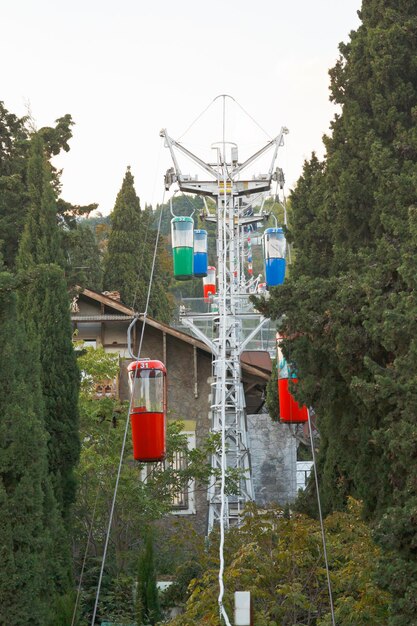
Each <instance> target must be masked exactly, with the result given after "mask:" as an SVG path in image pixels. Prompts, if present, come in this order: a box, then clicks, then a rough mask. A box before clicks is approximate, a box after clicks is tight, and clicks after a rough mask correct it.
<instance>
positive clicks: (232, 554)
mask: <svg viewBox="0 0 417 626" xmlns="http://www.w3.org/2000/svg"><path fill="white" fill-rule="evenodd" d="M326 535H327V544H328V554H329V561H330V572H331V580H332V587H333V596H334V605H335V613H336V623H337V624H338V625H340V626H348V625H351V624H355V626H356V625H358V626H361V625H363V626H365V625H366V624H378V626H384V624H387V623H388V621H387V620H388V614H389V601H390V597H389V595H388V594H387V593H386V592H384V591H382V590H381V589H380V588H378V586H377V584H376V583H375V580H374V577H375V573H376V560H377V558H378V555H379V550H378V548H377V547H376V546H375V544H374V543H373V542H372V539H371V535H370V530H369V528H367V526H366V525H365V524H364V523H363V522H361V520H360V507H359V505H358V503H356V502H354V501H350V503H349V510H348V512H347V513H335V514H333V515H331V516H330V517H328V519H327V520H326ZM210 539H211V540H210V545H209V549H208V551H207V552H206V553H204V554H203V556H202V558H201V561H200V566H201V568H202V573H199V574H198V576H197V577H196V578H195V579H193V580H191V582H190V584H189V588H188V599H187V602H186V608H185V612H184V614H183V615H181V616H179V617H177V618H176V619H174V620H173V621H171V622H169V623H170V624H171V625H172V626H191V625H192V624H210V625H212V626H215V625H220V620H219V616H218V606H217V597H218V567H219V559H218V540H219V538H218V537H217V536H214V537H213V536H212V537H211V538H210ZM225 561H226V563H227V566H226V569H225V574H224V580H225V590H226V593H225V597H224V603H225V606H226V607H227V611H228V614H229V616H232V614H233V593H234V591H235V590H236V591H237V590H247V591H250V592H251V597H252V602H253V605H254V623H255V624H256V625H257V626H258V625H262V626H278V624H279V625H281V624H311V625H314V624H316V625H317V626H325V625H326V626H327V624H330V623H331V621H330V609H329V596H328V590H327V582H326V570H325V567H324V560H323V555H322V545H321V533H320V526H319V523H318V522H317V521H315V520H313V519H311V518H308V517H306V516H303V515H297V514H292V515H290V516H289V517H288V516H284V515H283V511H282V510H281V509H278V508H273V509H269V510H267V511H265V510H262V511H260V510H257V509H256V508H255V507H251V508H250V515H248V516H247V517H246V519H245V523H244V525H243V526H242V528H241V529H231V530H230V531H229V532H228V533H227V536H226V544H225Z"/></svg>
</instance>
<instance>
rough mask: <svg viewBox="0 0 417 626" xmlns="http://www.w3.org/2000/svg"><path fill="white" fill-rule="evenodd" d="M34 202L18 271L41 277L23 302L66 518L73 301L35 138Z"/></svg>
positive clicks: (72, 433) (73, 384)
mask: <svg viewBox="0 0 417 626" xmlns="http://www.w3.org/2000/svg"><path fill="white" fill-rule="evenodd" d="M28 184H29V194H30V198H31V204H30V209H29V212H28V218H27V222H26V225H25V229H24V233H23V236H22V240H21V244H20V248H19V256H18V267H19V270H20V272H21V273H22V274H23V273H26V272H27V271H28V270H29V271H35V270H36V271H35V274H36V279H35V280H34V281H32V282H31V284H30V285H29V287H28V289H27V290H26V291H25V293H24V294H22V297H21V298H20V312H21V315H22V320H23V321H24V323H25V325H26V327H27V330H28V334H29V336H31V337H32V336H33V337H35V336H36V337H37V338H38V340H39V350H40V362H41V379H42V394H43V400H44V406H45V425H46V428H47V431H48V433H49V436H50V438H49V442H48V448H49V455H48V459H49V470H50V472H51V474H52V479H53V485H54V491H55V496H56V498H57V500H58V502H59V505H60V508H61V511H62V514H63V516H64V517H65V518H67V517H68V513H69V507H70V505H71V503H72V502H73V501H74V498H75V480H74V467H75V465H76V463H77V461H78V457H79V448H80V444H79V437H78V389H79V372H78V367H77V363H76V358H75V353H74V350H73V346H72V340H71V338H72V329H71V322H70V313H69V298H68V294H67V288H66V281H65V277H64V273H63V270H62V269H61V267H59V265H58V264H60V263H62V262H63V255H62V252H61V250H62V246H61V237H60V232H59V230H58V227H57V217H56V202H55V193H54V190H53V187H52V185H51V172H50V168H49V165H48V162H47V160H46V157H45V154H44V148H43V142H42V139H41V138H40V137H39V136H36V135H35V136H34V138H33V140H32V146H31V157H30V159H29V164H28Z"/></svg>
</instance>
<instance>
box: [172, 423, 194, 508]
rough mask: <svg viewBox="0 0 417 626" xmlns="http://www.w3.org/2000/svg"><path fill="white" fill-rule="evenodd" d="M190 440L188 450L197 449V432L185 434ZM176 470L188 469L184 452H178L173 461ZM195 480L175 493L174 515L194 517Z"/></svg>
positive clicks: (173, 502)
mask: <svg viewBox="0 0 417 626" xmlns="http://www.w3.org/2000/svg"><path fill="white" fill-rule="evenodd" d="M184 434H185V435H187V439H188V449H189V450H193V449H194V448H195V432H185V433H184ZM173 467H174V469H178V470H183V469H186V468H187V457H186V456H185V454H184V453H183V452H177V453H176V454H175V456H174V459H173ZM194 491H195V480H190V482H189V483H188V485H186V486H185V487H184V488H183V489H180V490H179V491H177V492H176V493H174V495H173V497H172V514H173V515H194V513H195V512H196V510H195V497H194Z"/></svg>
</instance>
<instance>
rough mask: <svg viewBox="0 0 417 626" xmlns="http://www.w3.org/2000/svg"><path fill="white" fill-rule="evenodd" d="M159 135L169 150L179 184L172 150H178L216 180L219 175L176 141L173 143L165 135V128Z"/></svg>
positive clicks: (180, 175)
mask: <svg viewBox="0 0 417 626" xmlns="http://www.w3.org/2000/svg"><path fill="white" fill-rule="evenodd" d="M159 134H160V136H161V137H164V139H165V146H166V147H167V148H169V151H170V153H171V157H172V160H173V162H174V167H175V173H176V175H177V178H178V181H179V182H181V178H182V174H181V170H180V166H179V164H178V161H177V157H176V154H175V150H174V148H176V149H177V150H179V151H180V152H182V153H183V154H185V155H186V156H187V157H189V158H190V159H191V160H192V161H194V163H197V165H199V166H200V167H201V168H202V169H203V170H205V171H206V172H208V173H209V174H210V175H211V176H213V177H214V178H215V179H216V180H218V178H219V173H218V172H217V171H216V170H215V169H214V168H213V167H211V166H210V165H209V164H208V163H205V161H203V160H202V159H200V158H199V157H198V156H197V155H195V154H193V153H192V152H190V150H187V148H184V146H183V145H181V144H180V143H178V141H175V139H173V138H172V137H170V136H169V135H168V133H167V130H166V129H165V128H163V129H162V130H161V132H160V133H159Z"/></svg>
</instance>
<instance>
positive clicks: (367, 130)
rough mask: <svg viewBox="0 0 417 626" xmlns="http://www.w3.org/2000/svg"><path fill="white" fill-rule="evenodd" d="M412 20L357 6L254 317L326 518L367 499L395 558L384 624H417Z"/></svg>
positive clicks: (408, 9)
mask: <svg viewBox="0 0 417 626" xmlns="http://www.w3.org/2000/svg"><path fill="white" fill-rule="evenodd" d="M416 8H417V4H416V2H414V1H413V2H402V1H400V0H391V1H389V2H388V1H384V2H383V1H382V0H364V2H363V5H362V10H361V12H360V17H361V19H362V24H361V25H360V26H359V28H358V29H357V30H356V31H355V32H352V33H351V36H350V41H349V42H348V43H347V44H341V45H340V53H341V55H340V58H339V60H338V62H337V63H336V65H335V67H334V68H333V69H332V70H331V71H330V77H331V99H332V100H333V101H334V102H335V103H336V104H338V105H339V106H340V109H341V110H340V113H338V114H337V115H336V116H335V118H334V120H333V122H332V126H331V134H330V135H329V136H328V137H325V146H326V156H325V158H324V160H323V161H322V162H320V161H319V160H318V159H317V157H316V156H314V155H313V156H312V158H311V159H310V161H308V162H306V163H305V165H304V171H303V174H302V176H301V178H300V180H299V181H298V183H297V186H296V188H295V190H294V192H293V194H292V198H291V199H292V224H291V227H290V237H291V239H292V240H293V242H294V247H295V249H296V259H295V261H294V264H293V266H292V268H291V273H290V276H289V279H288V281H287V283H286V284H285V285H283V286H282V287H280V288H276V289H273V290H272V298H271V300H270V301H269V304H267V305H266V306H265V307H264V310H265V311H266V312H268V313H269V314H270V315H271V316H272V317H274V318H276V319H280V320H281V329H282V332H283V333H284V334H285V336H286V342H285V346H284V351H285V353H286V356H287V357H288V358H289V359H291V360H293V361H295V362H296V364H297V368H298V371H299V378H300V384H299V386H298V390H297V397H298V398H299V399H300V400H301V401H302V402H305V403H307V404H308V405H311V406H313V407H314V409H315V412H316V414H317V423H318V428H319V430H320V434H321V447H320V456H319V465H320V473H321V482H322V497H323V502H324V506H325V510H326V511H331V510H333V509H335V508H336V509H338V508H340V509H341V508H343V507H344V506H345V503H346V498H347V496H348V495H349V494H353V495H355V496H356V497H360V498H363V500H364V503H365V514H366V515H367V516H369V517H370V518H371V519H373V520H375V524H377V528H378V533H377V534H378V538H379V541H380V542H381V544H382V545H384V546H385V547H386V548H388V549H390V548H393V549H395V550H396V557H395V558H394V559H393V557H392V556H391V561H390V563H391V565H390V566H389V567H387V568H386V569H385V570H384V574H383V578H384V580H385V584H386V585H387V587H391V588H392V585H394V584H395V588H396V592H397V593H396V596H395V599H394V613H395V616H393V617H392V619H391V621H390V624H403V623H412V622H413V621H415V619H416V611H415V607H414V603H413V602H412V600H411V599H410V595H409V590H410V588H414V586H415V585H416V583H417V578H416V576H417V567H416V563H415V555H414V548H413V546H414V543H415V537H416V535H415V528H414V522H413V519H414V517H413V516H414V514H415V512H416V510H417V509H416V505H417V498H416V496H417V493H416V488H415V485H414V480H413V478H412V477H413V476H414V474H415V470H416V469H417V468H415V467H414V465H415V464H414V460H413V458H414V456H415V455H414V452H413V451H414V449H415V447H416V445H417V428H416V425H415V409H416V404H417V391H416V386H415V385H414V378H415V375H416V372H417V370H416V360H415V356H414V355H415V350H416V347H415V336H416V321H415V320H416V318H415V311H416V304H417V302H416V299H415V286H416V284H415V280H416V279H415V271H414V270H413V265H414V261H413V259H414V258H415V250H416V248H415V246H416V207H415V198H416V191H417V169H416V157H417V141H416V140H417V135H416V111H417V65H416V63H415V59H416V52H417V50H416V48H417V36H416V35H417V17H416ZM393 528H395V533H393ZM394 537H395V539H394ZM399 571H402V572H404V573H405V572H407V574H408V575H407V576H406V578H402V577H399V576H398V572H399ZM401 620H403V621H401ZM404 620H405V621H404Z"/></svg>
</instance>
